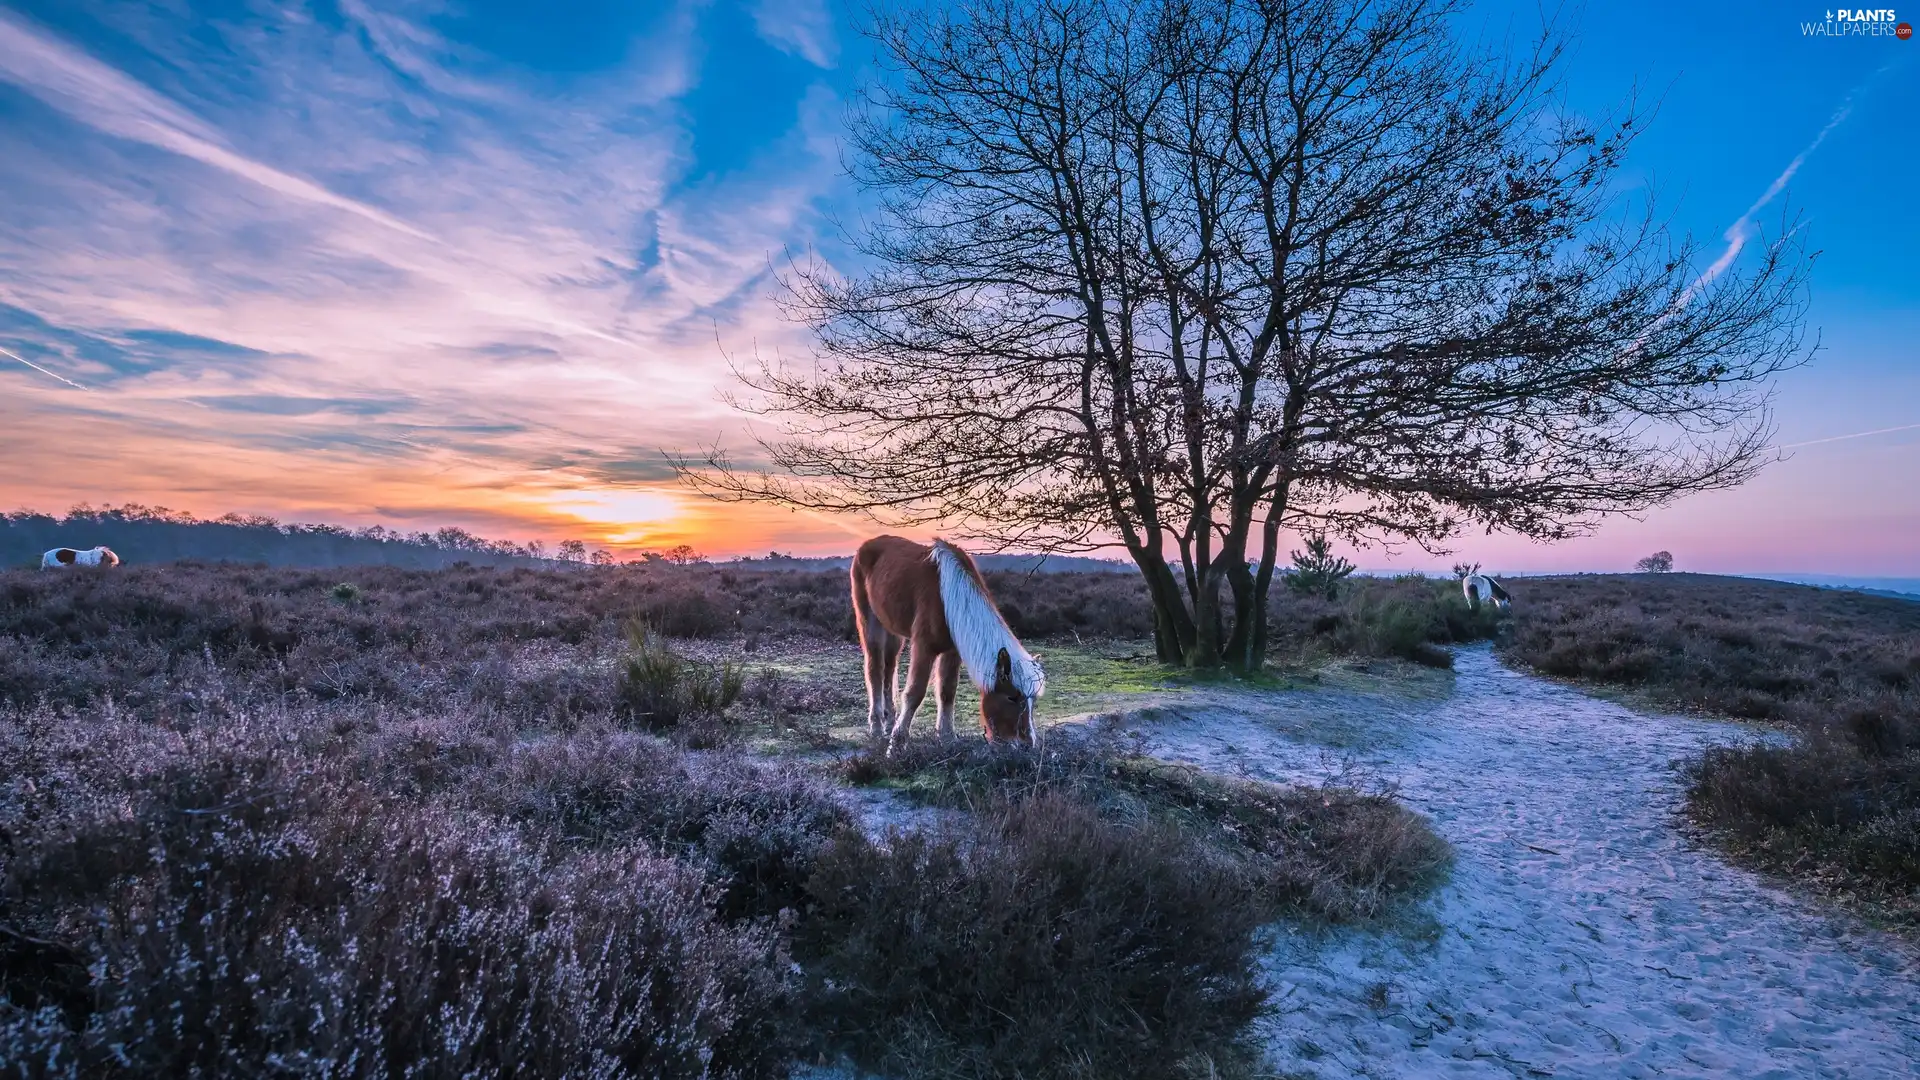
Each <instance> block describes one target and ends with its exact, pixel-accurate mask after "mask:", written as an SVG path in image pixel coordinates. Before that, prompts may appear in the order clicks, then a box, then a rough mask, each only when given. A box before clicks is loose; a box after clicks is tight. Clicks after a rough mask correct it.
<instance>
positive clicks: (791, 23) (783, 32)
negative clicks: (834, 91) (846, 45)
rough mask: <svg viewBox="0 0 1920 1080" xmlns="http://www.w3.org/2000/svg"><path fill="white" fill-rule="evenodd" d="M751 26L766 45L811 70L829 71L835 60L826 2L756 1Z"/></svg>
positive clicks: (836, 50) (837, 50)
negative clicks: (795, 59)
mask: <svg viewBox="0 0 1920 1080" xmlns="http://www.w3.org/2000/svg"><path fill="white" fill-rule="evenodd" d="M753 25H754V28H755V29H756V30H758V31H760V36H761V37H763V38H765V39H766V40H767V43H768V44H770V45H772V46H773V47H774V48H776V49H780V50H782V51H784V52H790V53H792V54H794V55H795V56H799V57H801V58H803V59H805V60H806V61H807V62H808V63H810V64H813V65H814V66H815V67H823V68H830V67H832V66H833V65H834V63H835V62H836V61H837V60H838V59H839V56H840V43H839V41H838V40H837V39H836V37H835V36H834V28H833V12H832V11H831V10H830V9H829V8H828V6H827V0H758V3H756V4H754V6H753Z"/></svg>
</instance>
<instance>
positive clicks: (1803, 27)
mask: <svg viewBox="0 0 1920 1080" xmlns="http://www.w3.org/2000/svg"><path fill="white" fill-rule="evenodd" d="M1800 35H1801V36H1802V37H1890V38H1895V39H1898V40H1900V41H1906V40H1908V39H1910V38H1912V37H1913V25H1912V24H1911V23H1904V22H1901V21H1900V20H1899V19H1898V18H1897V17H1896V16H1895V15H1894V12H1893V9H1892V8H1840V9H1838V10H1835V11H1828V12H1827V17H1826V18H1825V19H1823V20H1821V21H1820V22H1803V23H1801V24H1800Z"/></svg>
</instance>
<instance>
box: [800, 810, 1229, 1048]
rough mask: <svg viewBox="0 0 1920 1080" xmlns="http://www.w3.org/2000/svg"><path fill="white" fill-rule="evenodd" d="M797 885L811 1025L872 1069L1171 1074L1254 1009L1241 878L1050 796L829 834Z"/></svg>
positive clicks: (1143, 830) (1147, 831) (1161, 839)
mask: <svg viewBox="0 0 1920 1080" xmlns="http://www.w3.org/2000/svg"><path fill="white" fill-rule="evenodd" d="M811 891H812V897H813V903H814V908H813V911H812V913H811V914H810V915H809V917H808V919H807V920H806V921H805V922H804V923H802V924H801V927H800V929H799V931H798V936H797V938H796V946H795V947H796V950H797V952H798V954H799V955H800V956H801V958H802V959H803V960H804V961H805V962H806V964H807V969H808V975H809V978H810V980H811V981H812V982H813V984H814V986H815V988H816V989H815V994H814V997H813V1013H814V1015H815V1017H816V1022H817V1023H818V1024H820V1025H821V1027H822V1028H823V1030H825V1031H826V1032H827V1033H828V1036H829V1038H830V1039H832V1040H833V1042H834V1043H835V1044H836V1045H837V1046H838V1047H839V1048H841V1049H844V1050H846V1051H847V1052H849V1053H850V1054H851V1055H852V1056H853V1058H854V1059H855V1061H857V1062H858V1063H860V1064H861V1065H863V1066H866V1067H869V1068H873V1069H878V1070H881V1071H890V1072H893V1073H895V1074H901V1075H913V1076H921V1077H953V1078H962V1077H965V1078H974V1077H980V1078H985V1077H1006V1076H1024V1077H1035V1078H1039V1077H1049V1078H1052V1077H1061V1078H1066V1077H1073V1078H1082V1077H1084V1078H1087V1080H1093V1078H1105V1077H1115V1076H1171V1075H1175V1073H1176V1070H1177V1068H1178V1067H1179V1066H1180V1064H1181V1062H1182V1061H1183V1060H1184V1059H1187V1058H1189V1057H1191V1056H1194V1055H1196V1054H1199V1053H1203V1052H1207V1051H1215V1050H1219V1049H1221V1048H1222V1047H1225V1046H1227V1045H1229V1044H1231V1043H1233V1042H1234V1041H1235V1040H1236V1039H1238V1038H1240V1037H1241V1036H1242V1034H1243V1032H1244V1031H1245V1029H1246V1025H1247V1024H1248V1023H1249V1022H1250V1021H1251V1020H1252V1019H1253V1018H1254V1017H1255V1016H1256V1015H1258V1013H1259V1012H1260V1010H1261V1008H1262V1006H1263V1002H1264V994H1263V993H1262V991H1261V989H1260V987H1259V985H1258V981H1257V979H1256V977H1255V970H1254V964H1253V958H1254V953H1255V950H1254V947H1253V946H1254V931H1255V930H1256V928H1257V927H1258V926H1259V925H1260V923H1261V922H1262V921H1264V908H1263V906H1262V905H1261V904H1260V903H1259V902H1258V901H1257V899H1256V898H1255V897H1254V895H1253V891H1252V890H1251V889H1250V888H1249V887H1248V883H1247V882H1246V880H1245V878H1244V876H1243V875H1242V874H1240V873H1238V872H1237V870H1236V868H1234V867H1233V866H1231V865H1230V864H1227V863H1226V862H1224V861H1223V860H1219V859H1216V858H1210V857H1208V856H1207V854H1206V853H1205V852H1204V851H1195V850H1194V848H1193V846H1192V845H1191V844H1190V843H1189V842H1188V839H1187V838H1186V837H1185V836H1184V835H1182V834H1181V833H1179V832H1177V831H1176V830H1173V829H1171V828H1168V827H1165V826H1162V825H1158V824H1155V823H1151V822H1147V823H1141V824H1139V825H1117V824H1114V823H1112V822H1109V821H1106V820H1103V819H1102V818H1100V817H1099V816H1097V815H1095V814H1094V813H1092V812H1091V811H1089V810H1088V809H1086V808H1084V807H1083V806H1081V805H1080V804H1079V803H1078V802H1076V801H1074V800H1072V799H1070V798H1067V797H1065V796H1064V795H1060V794H1054V793H1043V794H1040V795H1036V796H1034V797H1031V798H1028V799H1024V800H1021V801H1019V802H1003V803H995V804H993V805H989V806H984V807H981V808H980V810H979V813H978V814H977V816H976V817H975V818H974V819H973V821H972V823H971V824H970V825H968V826H963V827H955V828H951V829H946V830H938V831H934V832H931V833H914V834H904V835H902V834H895V835H892V836H890V837H889V838H888V839H887V840H886V842H885V843H883V844H874V843H871V842H869V841H868V840H867V839H865V838H864V837H862V836H860V835H859V834H857V833H851V832H849V833H843V834H841V836H840V838H839V839H838V840H837V841H836V842H835V844H834V845H833V846H832V847H831V848H830V849H829V850H828V851H827V852H826V853H825V854H824V855H823V856H822V857H821V859H820V863H819V869H818V871H817V872H816V874H815V877H814V879H813V882H812V885H811Z"/></svg>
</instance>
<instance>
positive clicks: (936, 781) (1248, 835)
mask: <svg viewBox="0 0 1920 1080" xmlns="http://www.w3.org/2000/svg"><path fill="white" fill-rule="evenodd" d="M841 770H842V775H843V776H844V777H845V778H846V779H847V780H848V781H849V782H850V783H854V784H860V785H872V784H879V783H886V784H889V785H891V786H893V787H895V788H898V789H900V790H901V791H902V792H903V793H904V794H906V795H907V796H908V797H910V798H914V799H917V800H919V801H921V802H925V803H929V804H933V805H940V806H951V807H967V808H971V809H974V810H976V811H978V809H979V808H981V807H984V806H998V805H1002V804H1006V805H1018V804H1020V803H1021V802H1022V801H1024V800H1026V799H1030V798H1035V797H1040V796H1049V797H1051V796H1054V795H1059V796H1064V797H1068V798H1071V799H1073V800H1075V801H1077V802H1078V803H1080V804H1082V805H1085V806H1088V807H1091V808H1092V809H1093V810H1094V812H1095V813H1097V814H1099V815H1100V816H1101V817H1102V818H1103V819H1106V820H1109V821H1114V822H1118V823H1123V824H1141V823H1153V824H1155V825H1157V826H1164V827H1170V828H1173V829H1175V830H1176V831H1178V832H1180V833H1181V835H1183V836H1185V837H1187V838H1188V841H1189V844H1190V846H1191V847H1193V848H1195V849H1200V850H1207V851H1211V852H1213V853H1214V854H1215V855H1217V856H1219V857H1222V858H1224V859H1226V860H1228V861H1229V862H1230V863H1232V864H1233V865H1235V866H1238V867H1239V868H1240V870H1241V872H1242V873H1243V874H1244V875H1245V876H1246V878H1247V880H1248V881H1249V882H1250V883H1251V885H1252V887H1253V888H1254V889H1255V892H1256V895H1257V896H1258V897H1259V898H1260V900H1261V902H1262V903H1264V904H1265V905H1266V908H1267V911H1268V914H1269V917H1279V916H1282V915H1288V916H1295V917H1299V916H1306V917H1312V918H1321V919H1328V920H1334V921H1349V920H1356V919H1366V918H1372V917H1374V916H1377V915H1379V914H1381V913H1382V912H1384V911H1385V910H1386V909H1387V908H1389V907H1390V906H1391V905H1392V904H1394V903H1395V902H1397V901H1399V900H1401V899H1404V898H1406V897H1408V896H1410V895H1413V894H1415V893H1418V892H1419V891H1421V890H1422V889H1424V888H1426V887H1428V886H1430V885H1432V884H1433V883H1434V882H1435V881H1436V880H1437V879H1438V877H1439V876H1440V874H1441V872H1442V870H1443V869H1444V868H1445V867H1446V865H1447V864H1448V862H1449V859H1450V857H1451V855H1450V852H1449V850H1448V848H1447V844H1446V842H1445V841H1444V840H1442V839H1440V837H1439V836H1438V835H1437V834H1435V833H1434V832H1433V830H1432V828H1431V827H1430V826H1429V825H1428V824H1427V822H1426V821H1425V819H1423V818H1421V817H1419V816H1418V815H1416V814H1413V813H1411V812H1410V811H1408V810H1407V809H1406V808H1405V807H1403V806H1401V805H1400V804H1399V803H1398V802H1396V801H1395V800H1393V799H1392V798H1390V797H1387V796H1386V795H1383V794H1379V793H1367V792H1362V791H1357V790H1351V789H1340V788H1331V789H1322V788H1288V787H1282V786H1280V785H1276V784H1267V783H1262V782H1260V781H1257V780H1245V779H1237V778H1229V777H1221V776H1214V775H1211V774H1207V773H1202V772H1200V771H1198V770H1196V769H1192V768H1189V767H1186V766H1181V765H1174V764H1169V763H1167V762H1163V761H1158V760H1155V759H1153V758H1149V757H1144V756H1142V755H1140V754H1139V753H1138V752H1137V749H1135V748H1132V747H1130V746H1129V745H1127V744H1126V743H1124V742H1121V741H1119V740H1116V739H1114V738H1111V737H1108V736H1105V735H1102V734H1099V733H1070V732H1067V731H1055V732H1054V733H1052V734H1050V735H1049V736H1048V738H1047V740H1046V742H1045V744H1044V745H1043V746H1042V747H1041V748H1040V749H1039V750H1038V751H1031V752H1030V751H1022V750H1010V749H999V748H994V747H990V746H988V745H986V744H984V743H981V742H976V741H974V740H958V741H956V742H952V743H945V744H943V743H939V742H919V743H909V744H908V745H907V746H906V747H905V748H903V749H902V750H901V751H900V752H898V753H896V754H895V755H894V756H892V757H881V756H878V755H875V754H872V753H862V754H857V755H854V756H852V757H850V758H848V759H846V760H845V761H844V762H843V763H842V765H841Z"/></svg>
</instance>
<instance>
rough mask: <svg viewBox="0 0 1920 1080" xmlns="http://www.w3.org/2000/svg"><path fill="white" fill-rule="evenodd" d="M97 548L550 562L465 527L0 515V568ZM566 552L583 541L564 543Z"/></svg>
mask: <svg viewBox="0 0 1920 1080" xmlns="http://www.w3.org/2000/svg"><path fill="white" fill-rule="evenodd" d="M97 545H105V546H107V547H110V548H112V549H113V550H114V553H115V554H117V555H119V556H120V557H121V558H122V559H124V560H126V561H127V562H130V563H154V562H174V561H177V560H180V559H199V560H204V561H208V562H241V563H266V564H268V565H270V566H370V565H371V566H404V567H410V568H414V569H435V568H438V567H444V566H451V565H453V564H454V563H457V562H465V563H470V564H472V565H474V566H546V565H551V564H552V563H553V562H555V561H556V558H555V555H554V554H553V553H550V552H548V551H547V550H546V549H545V548H544V547H543V546H542V545H541V544H540V543H539V541H534V542H533V543H529V544H515V543H512V542H510V541H505V540H487V539H484V538H482V537H478V536H475V535H473V534H472V533H470V532H467V531H466V530H465V529H454V528H447V529H440V530H437V531H435V532H430V533H429V532H414V533H404V532H398V531H396V530H392V529H388V528H386V527H384V526H381V525H373V526H369V527H367V528H364V529H347V528H342V527H340V526H338V525H300V524H282V523H280V522H278V521H275V520H274V519H272V518H270V517H262V516H260V515H257V514H249V515H241V514H228V515H226V516H225V517H219V518H213V519H211V520H206V519H202V518H197V517H195V516H194V515H192V514H189V513H184V512H181V511H178V510H168V509H166V508H165V507H157V506H139V505H128V506H117V507H107V508H104V509H99V510H96V509H94V508H92V507H90V506H79V507H75V508H74V509H73V510H71V511H69V512H68V513H67V515H66V516H65V517H54V516H53V515H51V514H40V513H35V512H33V511H28V510H20V511H15V512H14V513H11V514H5V515H0V552H4V556H0V565H6V566H20V565H28V564H31V565H38V564H39V561H40V555H41V553H43V552H45V551H48V550H50V549H52V548H57V547H74V548H90V547H94V546H97ZM566 546H567V548H568V551H567V552H566V554H568V555H571V554H573V553H574V552H576V551H579V552H581V558H580V559H579V560H578V561H583V562H584V561H586V556H585V554H584V545H580V544H578V542H574V543H573V544H569V545H566Z"/></svg>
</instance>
